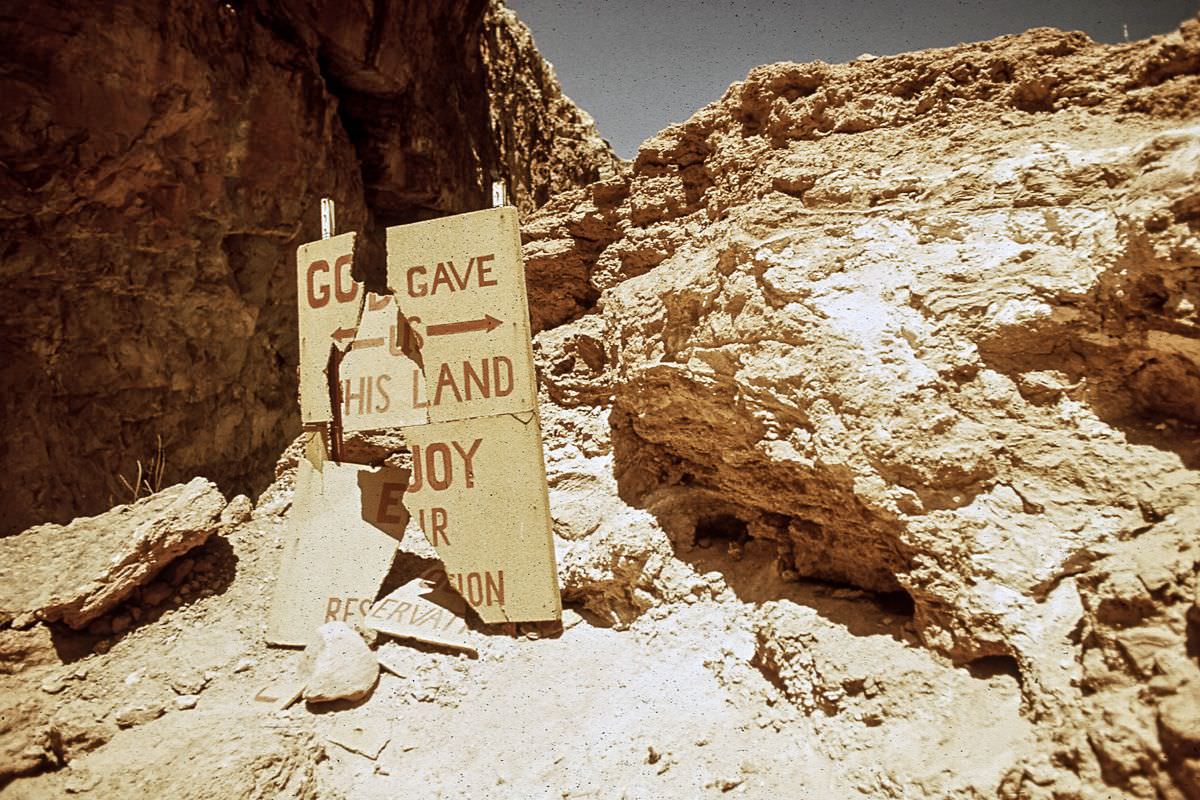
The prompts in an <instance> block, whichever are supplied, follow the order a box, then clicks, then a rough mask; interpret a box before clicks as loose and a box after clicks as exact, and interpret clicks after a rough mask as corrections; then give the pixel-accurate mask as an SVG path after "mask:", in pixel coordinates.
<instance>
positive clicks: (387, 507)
mask: <svg viewBox="0 0 1200 800" xmlns="http://www.w3.org/2000/svg"><path fill="white" fill-rule="evenodd" d="M403 495H404V484H402V483H385V484H383V486H381V487H380V489H379V510H378V511H377V512H376V513H375V519H376V520H378V521H379V522H382V523H384V524H387V525H400V524H402V523H403V522H404V518H403V517H402V516H400V514H393V513H392V510H391V509H392V505H393V504H394V503H398V502H399V501H400V498H401V497H402V496H403Z"/></svg>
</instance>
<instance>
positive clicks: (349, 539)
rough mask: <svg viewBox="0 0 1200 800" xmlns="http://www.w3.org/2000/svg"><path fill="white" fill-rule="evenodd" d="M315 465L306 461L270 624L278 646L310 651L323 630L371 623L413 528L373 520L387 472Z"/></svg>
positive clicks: (269, 633) (269, 635)
mask: <svg viewBox="0 0 1200 800" xmlns="http://www.w3.org/2000/svg"><path fill="white" fill-rule="evenodd" d="M315 460H316V461H317V463H318V464H319V466H318V465H315V464H314V463H313V461H310V460H309V458H307V457H305V458H301V459H300V466H299V468H298V469H297V471H296V494H295V500H294V501H293V506H292V511H291V516H290V517H289V518H288V530H289V532H290V533H291V540H290V541H289V542H288V546H287V549H286V550H285V551H284V554H283V561H282V565H281V567H280V572H279V577H278V580H277V581H276V584H275V597H274V600H273V602H272V604H271V614H270V617H269V618H268V621H267V641H269V642H271V643H272V644H282V645H297V646H299V645H304V644H307V643H308V642H309V641H310V640H311V639H312V636H313V631H314V630H315V629H316V628H317V627H318V626H319V625H321V624H322V623H325V622H329V621H332V620H335V619H340V620H344V621H346V622H354V621H356V620H357V619H358V618H361V617H365V616H366V614H367V612H368V611H369V610H370V607H371V604H372V603H373V602H374V601H375V593H376V592H377V591H378V590H379V585H380V584H381V583H382V582H383V579H384V577H386V575H387V572H388V569H390V568H391V565H392V559H393V557H394V556H395V554H396V549H397V546H398V543H399V537H400V536H402V535H403V530H404V525H403V523H405V522H407V517H404V516H400V517H399V518H398V519H397V522H396V524H395V525H388V524H383V525H380V524H377V523H376V522H375V521H373V516H374V513H375V511H376V510H377V509H378V507H379V505H378V491H377V488H378V483H379V482H378V480H377V479H378V476H379V474H380V472H381V471H378V470H373V469H371V468H369V467H363V466H360V465H355V464H335V463H333V462H331V461H326V462H324V463H323V464H320V460H319V459H315ZM363 487H366V488H363ZM372 489H375V491H374V492H373V491H372ZM360 498H361V499H360ZM370 500H375V502H374V503H371V502H369V501H370ZM397 529H398V530H397Z"/></svg>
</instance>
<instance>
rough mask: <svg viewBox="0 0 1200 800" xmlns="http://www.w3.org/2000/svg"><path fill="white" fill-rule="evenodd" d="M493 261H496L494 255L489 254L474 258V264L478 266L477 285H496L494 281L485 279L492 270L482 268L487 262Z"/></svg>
mask: <svg viewBox="0 0 1200 800" xmlns="http://www.w3.org/2000/svg"><path fill="white" fill-rule="evenodd" d="M495 260H496V256H495V254H489V255H486V256H477V257H476V258H475V263H477V264H478V265H479V285H480V286H495V285H496V280H495V279H494V278H493V279H492V280H488V279H487V276H488V275H491V274H492V268H491V267H485V266H484V264H486V263H487V262H489V261H495Z"/></svg>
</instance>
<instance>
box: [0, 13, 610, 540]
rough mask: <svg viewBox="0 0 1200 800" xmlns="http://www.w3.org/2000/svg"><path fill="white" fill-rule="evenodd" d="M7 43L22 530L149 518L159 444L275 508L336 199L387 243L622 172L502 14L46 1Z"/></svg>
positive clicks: (14, 494)
mask: <svg viewBox="0 0 1200 800" xmlns="http://www.w3.org/2000/svg"><path fill="white" fill-rule="evenodd" d="M0 45H3V47H4V50H5V59H4V64H3V66H0V93H2V94H3V96H4V97H5V100H6V102H5V103H4V106H3V108H2V109H0V222H2V224H0V284H2V288H0V301H2V302H3V305H4V307H5V308H6V309H8V313H6V314H5V316H4V319H3V321H0V396H2V397H3V400H0V403H2V405H0V443H2V444H0V469H2V470H3V471H4V473H5V474H6V475H8V476H9V480H8V482H7V486H8V489H7V491H6V498H5V502H4V504H3V508H2V510H0V534H5V533H13V532H15V531H18V530H21V529H22V528H24V527H26V526H28V525H31V524H34V523H37V522H43V521H46V520H51V521H55V522H65V521H67V520H69V519H70V518H71V517H73V516H75V515H77V514H81V513H95V512H97V511H100V510H102V509H104V508H107V507H109V506H111V505H112V504H113V502H114V501H115V500H121V499H126V492H125V490H124V488H123V486H122V484H121V482H120V480H119V477H118V476H122V475H123V476H125V477H126V479H127V480H129V481H130V482H133V481H134V475H135V473H136V472H137V462H138V461H139V460H140V461H142V462H143V464H148V463H149V462H151V461H152V460H153V459H154V458H155V454H156V450H157V443H158V441H159V437H161V442H162V446H163V451H164V454H165V459H166V469H165V473H164V477H163V479H164V480H165V481H166V482H168V483H169V482H174V481H176V480H181V479H186V478H189V477H191V476H192V475H196V474H203V475H206V476H209V477H211V478H212V479H214V480H216V481H217V482H218V483H219V484H221V486H222V488H224V489H225V490H226V491H250V490H252V489H253V490H254V491H261V489H262V488H263V487H265V485H266V484H267V483H268V482H269V480H270V468H271V465H272V464H273V463H274V460H275V457H276V456H277V455H278V453H279V451H280V450H281V449H282V448H283V446H285V445H286V443H287V442H288V441H289V440H290V439H291V438H292V437H293V436H294V435H295V434H296V432H297V431H298V421H297V415H296V412H295V405H294V403H293V402H292V399H291V398H292V396H293V395H294V389H295V384H296V378H295V367H296V359H297V353H296V344H295V328H296V324H295V294H294V292H295V282H294V279H293V277H292V276H293V275H294V272H295V264H294V253H295V248H296V245H297V244H298V243H300V242H303V241H309V240H311V239H314V238H317V237H318V236H319V234H320V227H319V220H318V216H317V206H318V201H319V199H320V198H321V197H323V196H329V197H332V198H334V199H335V200H336V201H337V203H338V220H339V223H340V226H339V227H340V229H342V230H351V229H358V230H363V229H364V228H365V227H367V226H370V225H389V224H396V223H398V222H405V221H411V220H414V219H421V218H425V217H429V216H436V215H439V214H444V213H448V212H455V211H466V210H472V209H475V208H481V207H484V206H485V205H486V204H487V203H488V202H490V185H491V181H492V178H493V174H495V175H496V176H497V177H499V178H501V179H505V180H507V181H508V183H509V189H510V193H511V194H512V196H513V197H514V199H515V200H516V202H518V204H519V205H520V206H521V207H522V209H524V210H531V209H532V208H533V207H534V206H535V205H536V204H537V202H539V201H540V200H544V199H545V198H547V197H549V196H551V195H552V194H553V193H554V192H556V191H558V190H559V189H561V188H563V187H567V186H576V185H580V184H582V183H585V182H590V181H592V180H594V179H596V178H598V177H601V176H603V175H604V174H608V173H611V172H612V170H613V169H614V166H615V165H616V163H617V160H616V159H615V157H614V156H613V155H612V153H611V151H610V150H609V149H608V147H607V145H606V144H605V143H604V142H603V141H602V140H601V139H599V137H598V136H597V135H596V132H595V130H594V128H593V127H592V125H591V123H590V120H588V119H587V118H586V116H584V115H582V114H581V113H580V112H579V111H577V110H576V109H575V108H574V106H573V105H572V104H571V103H570V101H569V100H567V99H565V98H564V97H562V94H561V91H560V89H559V87H558V84H557V81H556V80H555V78H554V76H553V72H552V71H551V70H550V69H549V67H548V66H547V65H545V64H544V62H542V60H541V57H540V56H539V55H538V53H537V51H536V50H535V49H534V48H533V43H532V40H531V39H530V38H529V36H528V32H527V31H526V30H525V29H524V28H523V26H521V25H520V23H519V22H517V21H516V20H515V19H514V18H513V17H512V16H511V15H510V14H509V13H508V12H506V11H505V10H504V9H503V8H502V7H501V6H500V5H499V3H498V2H494V3H492V4H490V5H489V4H488V3H487V2H485V1H484V0H471V2H466V3H447V2H407V1H406V0H405V1H400V2H395V3H382V4H369V3H368V4H357V5H356V4H350V5H347V4H344V3H333V2H324V1H323V0H292V1H290V2H285V3H259V2H248V3H212V2H199V1H196V2H187V3H183V4H173V5H172V6H171V7H170V8H168V7H166V6H162V5H161V4H155V3H147V2H141V1H140V0H114V2H106V3H88V4H75V3H33V4H25V5H24V6H22V7H21V8H20V9H17V8H16V7H15V6H13V7H11V8H9V9H8V10H4V11H0ZM496 98H503V100H502V102H500V104H499V105H497V104H496V100H495V99H496ZM495 120H503V121H504V126H503V129H502V130H501V129H493V124H494V121H495ZM155 488H157V487H155Z"/></svg>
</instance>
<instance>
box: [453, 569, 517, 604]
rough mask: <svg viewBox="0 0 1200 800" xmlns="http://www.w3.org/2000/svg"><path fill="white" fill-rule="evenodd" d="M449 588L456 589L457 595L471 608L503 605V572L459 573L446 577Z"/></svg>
mask: <svg viewBox="0 0 1200 800" xmlns="http://www.w3.org/2000/svg"><path fill="white" fill-rule="evenodd" d="M446 578H447V579H448V581H449V583H450V585H451V586H457V587H458V593H459V595H461V596H462V597H463V598H464V599H465V600H466V601H467V602H468V603H470V604H471V605H473V606H476V607H478V606H481V605H488V606H492V605H504V570H499V571H497V572H483V573H479V572H471V573H468V574H467V575H463V574H462V573H461V572H456V573H453V574H448V575H447V576H446Z"/></svg>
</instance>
